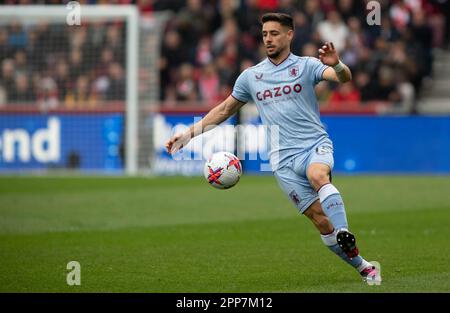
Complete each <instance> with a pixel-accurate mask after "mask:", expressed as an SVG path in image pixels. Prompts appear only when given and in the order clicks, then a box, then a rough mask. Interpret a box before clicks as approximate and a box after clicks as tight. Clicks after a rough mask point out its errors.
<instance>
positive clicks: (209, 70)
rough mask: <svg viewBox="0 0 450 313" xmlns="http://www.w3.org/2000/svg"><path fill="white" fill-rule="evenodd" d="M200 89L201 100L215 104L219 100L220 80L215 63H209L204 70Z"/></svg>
mask: <svg viewBox="0 0 450 313" xmlns="http://www.w3.org/2000/svg"><path fill="white" fill-rule="evenodd" d="M198 87H199V93H200V100H202V101H204V102H206V103H215V102H217V101H218V100H219V91H220V90H219V89H220V80H219V75H217V71H216V68H215V65H214V63H209V64H207V65H205V66H204V67H203V68H202V71H201V74H200V77H199V80H198Z"/></svg>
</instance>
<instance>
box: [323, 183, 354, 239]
mask: <svg viewBox="0 0 450 313" xmlns="http://www.w3.org/2000/svg"><path fill="white" fill-rule="evenodd" d="M318 193H319V199H320V204H321V205H322V209H323V212H324V213H325V215H326V216H328V218H329V219H330V221H331V224H333V226H334V228H335V229H338V230H339V229H348V223H347V216H346V214H345V207H344V201H343V200H342V197H341V194H340V193H339V191H338V190H337V189H336V187H334V186H333V185H332V184H331V183H330V184H326V185H323V186H322V187H320V189H319V191H318Z"/></svg>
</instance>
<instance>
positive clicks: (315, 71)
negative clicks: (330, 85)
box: [308, 57, 328, 85]
mask: <svg viewBox="0 0 450 313" xmlns="http://www.w3.org/2000/svg"><path fill="white" fill-rule="evenodd" d="M308 68H309V73H310V74H311V75H312V78H313V82H314V85H316V84H318V83H319V82H320V81H322V80H323V72H324V71H325V70H326V69H327V68H328V65H325V64H323V63H322V62H320V60H319V59H317V58H313V57H310V58H308Z"/></svg>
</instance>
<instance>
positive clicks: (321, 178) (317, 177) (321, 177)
mask: <svg viewBox="0 0 450 313" xmlns="http://www.w3.org/2000/svg"><path fill="white" fill-rule="evenodd" d="M308 178H309V180H310V182H311V184H312V185H313V186H314V187H315V188H316V189H318V188H320V187H321V186H323V185H325V184H328V183H329V182H330V176H329V174H328V172H327V171H326V170H323V169H315V170H314V169H313V170H311V171H310V173H309V175H308Z"/></svg>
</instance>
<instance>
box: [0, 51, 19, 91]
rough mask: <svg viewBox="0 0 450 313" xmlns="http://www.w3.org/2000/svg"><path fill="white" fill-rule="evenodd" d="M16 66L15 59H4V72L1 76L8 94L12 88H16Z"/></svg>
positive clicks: (0, 81)
mask: <svg viewBox="0 0 450 313" xmlns="http://www.w3.org/2000/svg"><path fill="white" fill-rule="evenodd" d="M15 74H16V72H15V67H14V60H13V59H4V60H3V62H2V72H1V77H0V83H1V84H2V85H3V87H4V88H5V90H6V94H8V93H9V92H10V91H11V90H13V89H14V85H15V79H14V76H15Z"/></svg>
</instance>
